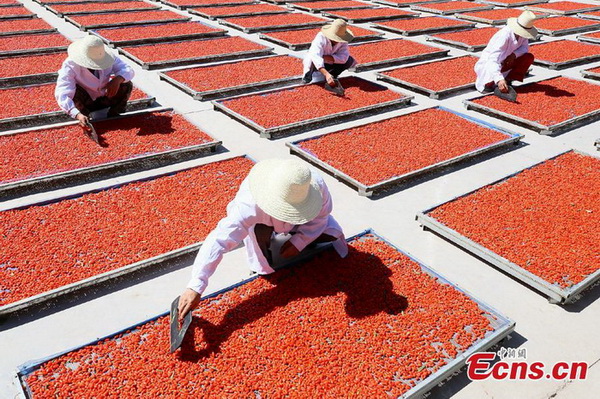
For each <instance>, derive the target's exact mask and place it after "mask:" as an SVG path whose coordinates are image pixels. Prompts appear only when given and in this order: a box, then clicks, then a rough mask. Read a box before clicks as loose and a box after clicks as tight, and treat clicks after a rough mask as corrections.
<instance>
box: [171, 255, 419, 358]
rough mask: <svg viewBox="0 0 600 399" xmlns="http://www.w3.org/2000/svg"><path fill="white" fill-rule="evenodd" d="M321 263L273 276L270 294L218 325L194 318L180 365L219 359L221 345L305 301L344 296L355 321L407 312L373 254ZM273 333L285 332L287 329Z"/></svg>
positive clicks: (332, 257) (385, 269) (234, 309)
mask: <svg viewBox="0 0 600 399" xmlns="http://www.w3.org/2000/svg"><path fill="white" fill-rule="evenodd" d="M319 260H320V261H319V262H310V263H306V264H303V265H302V264H300V265H297V266H294V267H291V268H289V269H284V270H280V271H278V272H276V273H274V274H272V275H270V276H269V278H268V280H269V283H271V284H272V287H271V288H268V289H266V290H264V291H261V292H259V293H257V294H256V295H253V296H251V297H249V298H247V299H245V300H243V301H242V302H239V303H238V304H236V305H233V307H231V308H230V309H228V310H227V311H226V312H225V314H224V315H223V316H222V318H221V321H220V322H219V324H216V325H215V324H213V323H211V322H209V321H208V320H206V319H204V318H202V317H197V316H194V318H193V320H192V324H191V326H190V329H189V331H188V333H187V335H186V338H185V339H184V341H183V344H182V346H181V353H180V359H181V360H184V361H191V362H197V361H200V360H202V359H204V358H206V357H208V356H210V355H211V354H214V353H218V352H219V351H220V347H221V344H222V343H224V342H225V341H227V339H228V338H229V337H230V336H232V334H233V333H234V332H236V331H238V330H240V329H242V328H243V327H244V326H245V325H247V324H250V323H253V322H255V321H257V320H259V319H261V318H263V317H266V316H268V315H269V313H271V312H272V311H274V310H275V309H278V308H283V307H285V306H288V305H289V304H290V303H292V302H295V301H299V300H302V299H309V298H321V297H329V296H336V295H337V294H338V293H340V292H343V293H344V294H345V303H344V310H345V312H346V314H347V315H348V316H349V317H350V318H354V319H361V318H364V317H367V316H372V315H375V314H378V313H379V312H386V313H388V314H392V315H395V314H398V313H400V312H402V311H403V310H405V309H406V308H407V307H408V301H407V299H406V298H405V297H404V296H402V295H399V294H397V293H395V292H394V289H393V284H392V282H391V280H390V276H391V274H392V272H391V270H390V269H389V268H388V267H387V266H386V265H384V264H383V263H381V261H380V260H379V259H378V258H376V257H374V256H373V255H372V254H370V253H365V252H359V251H357V250H354V249H352V248H350V253H349V254H348V257H346V258H345V259H343V260H340V259H339V257H338V256H337V254H336V253H334V252H333V251H328V252H327V253H324V254H323V255H322V256H321V257H320V258H319ZM261 278H262V277H261ZM222 306H227V305H225V304H223V305H222ZM344 310H341V309H340V311H344ZM201 312H202V309H201V308H200V313H201ZM290 322H293V320H290ZM273 328H274V329H281V328H285V325H283V326H273ZM197 329H200V330H201V332H202V333H201V334H200V335H201V336H202V338H201V342H194V335H196V334H195V330H197Z"/></svg>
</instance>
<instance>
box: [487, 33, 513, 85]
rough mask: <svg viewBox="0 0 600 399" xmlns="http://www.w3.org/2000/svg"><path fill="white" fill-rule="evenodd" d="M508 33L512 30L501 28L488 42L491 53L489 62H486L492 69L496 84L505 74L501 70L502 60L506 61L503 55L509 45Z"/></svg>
mask: <svg viewBox="0 0 600 399" xmlns="http://www.w3.org/2000/svg"><path fill="white" fill-rule="evenodd" d="M508 34H510V30H504V29H503V30H500V31H499V32H497V33H496V34H495V35H494V36H492V39H491V40H490V42H489V44H488V49H489V50H490V54H489V57H488V62H487V63H486V68H489V69H490V72H491V75H492V77H493V80H494V83H496V84H498V82H500V81H503V80H504V75H502V72H501V70H502V62H503V61H504V59H502V57H503V54H504V53H505V52H506V48H507V47H508V40H509V37H508Z"/></svg>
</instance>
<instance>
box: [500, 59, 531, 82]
mask: <svg viewBox="0 0 600 399" xmlns="http://www.w3.org/2000/svg"><path fill="white" fill-rule="evenodd" d="M533 59H534V57H533V54H531V53H525V54H523V55H522V56H520V57H518V58H516V59H515V62H513V64H512V67H511V68H507V67H506V66H504V64H502V69H501V70H500V71H501V72H506V71H509V70H510V72H509V73H508V75H507V76H506V80H507V81H509V82H512V81H513V80H517V81H519V82H522V81H523V79H525V75H526V74H527V71H528V70H529V67H530V66H531V64H533Z"/></svg>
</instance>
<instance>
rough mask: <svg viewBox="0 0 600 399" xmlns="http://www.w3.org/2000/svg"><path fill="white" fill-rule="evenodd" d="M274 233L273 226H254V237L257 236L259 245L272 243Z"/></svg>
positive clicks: (259, 224)
mask: <svg viewBox="0 0 600 399" xmlns="http://www.w3.org/2000/svg"><path fill="white" fill-rule="evenodd" d="M273 231H274V229H273V226H267V225H266V224H261V223H258V224H256V225H255V226H254V235H255V236H256V241H257V242H258V243H259V245H262V244H268V243H269V242H270V241H271V236H272V235H273ZM267 246H268V245H267Z"/></svg>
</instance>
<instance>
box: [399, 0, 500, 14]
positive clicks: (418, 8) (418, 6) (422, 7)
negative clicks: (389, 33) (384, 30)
mask: <svg viewBox="0 0 600 399" xmlns="http://www.w3.org/2000/svg"><path fill="white" fill-rule="evenodd" d="M473 4H474V5H477V7H476V6H473V7H465V8H457V9H455V10H437V9H435V8H430V7H427V5H421V4H414V5H412V6H410V9H411V10H415V11H423V12H430V13H432V14H439V15H454V14H459V13H463V12H470V11H485V10H491V9H493V8H494V6H492V5H489V6H483V7H481V5H482V4H479V3H473Z"/></svg>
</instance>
